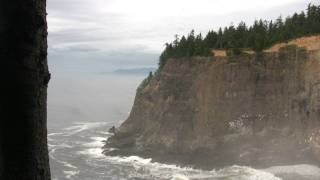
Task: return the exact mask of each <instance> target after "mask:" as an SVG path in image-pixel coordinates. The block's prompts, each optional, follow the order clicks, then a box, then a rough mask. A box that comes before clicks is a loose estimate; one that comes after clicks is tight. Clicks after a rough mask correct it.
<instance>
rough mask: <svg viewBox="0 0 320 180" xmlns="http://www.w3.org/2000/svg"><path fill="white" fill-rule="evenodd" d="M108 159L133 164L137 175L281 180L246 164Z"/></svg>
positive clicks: (180, 179)
mask: <svg viewBox="0 0 320 180" xmlns="http://www.w3.org/2000/svg"><path fill="white" fill-rule="evenodd" d="M105 159H106V161H107V162H109V163H113V164H121V165H124V164H126V165H127V166H133V167H134V168H135V171H136V172H141V173H140V174H139V175H137V176H142V177H139V178H145V177H143V176H144V175H145V174H147V175H152V177H158V178H161V179H171V180H189V179H233V180H281V178H279V177H276V176H275V175H273V174H272V173H269V172H266V171H261V170H257V169H253V168H251V167H246V166H236V165H234V166H230V167H226V168H223V169H221V170H211V171H205V170H200V169H193V168H190V167H179V166H176V165H169V164H162V163H157V162H152V159H144V158H141V157H138V156H129V157H119V156H106V157H105Z"/></svg>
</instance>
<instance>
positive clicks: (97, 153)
mask: <svg viewBox="0 0 320 180" xmlns="http://www.w3.org/2000/svg"><path fill="white" fill-rule="evenodd" d="M102 152H103V150H102V148H89V149H86V150H83V151H78V152H77V154H81V155H88V156H90V157H91V158H102V157H104V155H103V154H102Z"/></svg>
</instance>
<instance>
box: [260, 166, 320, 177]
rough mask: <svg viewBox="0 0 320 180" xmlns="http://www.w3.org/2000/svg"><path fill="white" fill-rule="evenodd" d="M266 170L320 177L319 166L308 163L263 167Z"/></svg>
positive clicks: (273, 172) (276, 172) (274, 172)
mask: <svg viewBox="0 0 320 180" xmlns="http://www.w3.org/2000/svg"><path fill="white" fill-rule="evenodd" d="M264 171H266V172H270V173H272V174H298V175H301V176H312V177H319V179H320V168H319V167H317V166H313V165H309V164H298V165H291V166H272V167H270V168H267V169H264Z"/></svg>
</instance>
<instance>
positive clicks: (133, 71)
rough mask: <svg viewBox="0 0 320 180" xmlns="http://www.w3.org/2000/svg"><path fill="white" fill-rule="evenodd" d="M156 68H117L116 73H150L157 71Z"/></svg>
mask: <svg viewBox="0 0 320 180" xmlns="http://www.w3.org/2000/svg"><path fill="white" fill-rule="evenodd" d="M155 70H156V68H153V67H147V68H130V69H117V70H115V71H114V72H113V73H114V74H148V73H149V72H153V71H155Z"/></svg>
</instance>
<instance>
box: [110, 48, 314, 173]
mask: <svg viewBox="0 0 320 180" xmlns="http://www.w3.org/2000/svg"><path fill="white" fill-rule="evenodd" d="M319 128H320V52H308V53H292V52H287V53H280V54H278V53H277V54H262V55H255V56H239V57H232V58H228V57H226V58H215V59H209V58H193V59H191V60H190V59H188V60H187V59H179V60H169V61H168V63H167V64H166V65H165V67H164V68H163V70H162V71H161V72H160V73H159V74H158V75H156V76H155V77H154V78H153V79H152V80H151V82H150V83H149V84H148V85H147V86H146V87H145V88H143V89H142V90H141V91H140V92H138V93H137V95H136V99H135V102H134V106H133V108H132V111H131V113H130V116H129V117H128V119H127V120H126V121H125V122H124V123H123V124H122V125H121V127H119V128H118V129H116V130H115V134H114V136H112V137H111V138H109V140H108V142H107V143H106V146H105V147H106V150H105V154H109V155H110V154H111V155H112V154H117V155H129V154H130V155H132V154H135V155H140V156H144V157H152V158H153V159H154V160H156V161H161V162H167V163H178V164H181V165H188V166H196V167H200V168H212V167H222V166H227V165H233V164H238V165H249V166H254V167H266V166H270V165H280V164H296V163H314V164H316V163H318V162H320V129H319ZM108 147H113V148H115V149H113V150H112V151H110V150H108V149H109V148H108Z"/></svg>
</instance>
